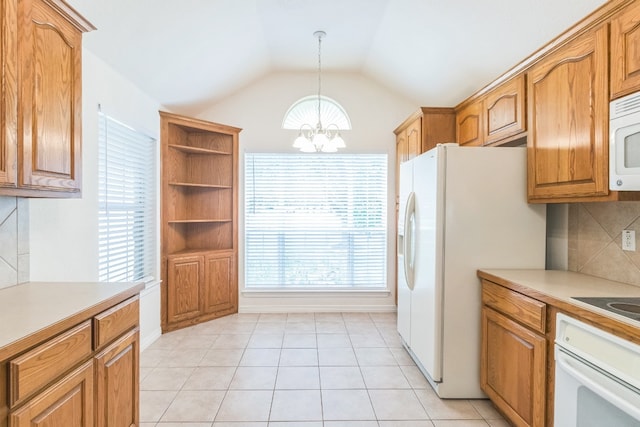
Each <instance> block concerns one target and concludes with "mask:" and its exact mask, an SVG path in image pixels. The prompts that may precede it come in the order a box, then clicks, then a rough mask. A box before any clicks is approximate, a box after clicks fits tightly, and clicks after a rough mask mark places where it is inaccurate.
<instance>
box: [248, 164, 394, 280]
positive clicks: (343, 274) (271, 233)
mask: <svg viewBox="0 0 640 427" xmlns="http://www.w3.org/2000/svg"><path fill="white" fill-rule="evenodd" d="M386 212H387V155H386V154H381V155H379V154H365V155H363V154H357V155H354V154H341V155H338V154H331V155H326V154H325V155H323V154H302V155H300V154H257V153H247V154H246V155H245V284H246V287H247V288H251V287H253V288H257V287H288V288H292V287H295V288H309V287H322V288H331V289H334V288H351V289H354V288H363V287H366V288H384V287H386V279H387V277H386V276H387V273H386V272H387V267H386V260H387V217H386Z"/></svg>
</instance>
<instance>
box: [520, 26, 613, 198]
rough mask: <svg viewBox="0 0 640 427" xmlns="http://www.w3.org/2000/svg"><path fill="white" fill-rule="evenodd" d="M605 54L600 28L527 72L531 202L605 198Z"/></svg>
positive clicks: (605, 41) (603, 29) (604, 34)
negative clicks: (594, 197) (593, 197)
mask: <svg viewBox="0 0 640 427" xmlns="http://www.w3.org/2000/svg"><path fill="white" fill-rule="evenodd" d="M607 52H608V32H607V27H606V26H600V27H597V28H595V29H594V30H591V31H589V32H588V33H585V34H583V35H582V36H580V37H579V38H577V39H575V40H573V41H571V42H569V43H568V44H567V45H565V46H563V47H562V48H560V49H559V50H557V51H556V52H553V53H551V54H549V55H547V56H546V57H545V58H544V59H543V60H541V61H540V62H539V63H537V64H535V65H534V66H533V67H532V68H531V70H530V71H529V74H528V83H527V97H528V100H529V101H528V106H529V111H528V126H527V127H528V132H529V135H528V141H527V150H528V151H527V164H528V173H527V181H528V192H527V194H528V198H529V201H536V200H537V201H540V202H547V201H553V199H563V198H564V199H566V198H576V199H579V198H584V197H589V196H606V195H608V193H609V178H608V173H609V154H608V149H609V147H608V144H607V141H608V135H607V132H608V108H609V96H608V55H607ZM565 201H566V200H565Z"/></svg>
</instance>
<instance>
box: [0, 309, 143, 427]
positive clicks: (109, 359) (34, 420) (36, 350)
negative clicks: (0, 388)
mask: <svg viewBox="0 0 640 427" xmlns="http://www.w3.org/2000/svg"><path fill="white" fill-rule="evenodd" d="M114 303H115V305H112V306H111V307H110V308H108V309H107V310H104V311H101V312H99V313H98V314H93V315H92V314H88V315H87V317H84V318H83V317H82V314H77V316H78V317H79V319H78V320H79V321H80V323H78V324H77V325H75V326H73V327H71V328H69V329H67V330H66V331H64V332H62V333H58V334H57V335H56V334H52V336H49V337H47V338H45V339H44V340H43V341H37V342H34V343H33V344H35V346H34V347H32V348H30V349H29V350H27V351H24V352H21V353H19V354H15V355H13V356H11V357H10V359H9V360H7V361H0V369H3V370H4V369H6V373H7V375H6V376H3V375H2V374H0V380H2V382H3V385H6V389H7V390H8V391H9V392H8V393H7V394H6V398H5V395H4V393H0V398H2V400H0V427H7V426H8V427H136V426H138V425H139V403H138V401H139V391H138V389H139V375H140V374H139V369H140V368H139V365H140V360H139V359H140V345H139V342H140V339H139V299H138V297H137V296H134V297H132V298H129V299H126V300H124V301H122V300H120V301H115V302H114ZM5 414H8V416H6V415H5Z"/></svg>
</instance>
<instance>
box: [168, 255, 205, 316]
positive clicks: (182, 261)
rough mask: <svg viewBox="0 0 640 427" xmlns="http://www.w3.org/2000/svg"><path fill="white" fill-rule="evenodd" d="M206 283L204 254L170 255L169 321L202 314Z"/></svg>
mask: <svg viewBox="0 0 640 427" xmlns="http://www.w3.org/2000/svg"><path fill="white" fill-rule="evenodd" d="M203 283H204V256H203V255H188V256H180V255H176V256H169V258H168V262H167V322H168V323H177V322H181V321H183V320H188V319H193V318H194V317H197V316H198V315H200V307H201V306H202V304H201V302H200V300H201V289H202V288H203Z"/></svg>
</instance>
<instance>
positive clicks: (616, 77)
mask: <svg viewBox="0 0 640 427" xmlns="http://www.w3.org/2000/svg"><path fill="white" fill-rule="evenodd" d="M639 53H640V2H637V1H635V2H632V3H630V4H629V5H628V6H626V7H625V8H624V9H622V10H621V11H620V12H618V13H617V14H615V15H614V16H613V17H612V18H611V52H610V55H609V57H610V61H611V71H610V72H611V99H615V98H619V97H621V96H624V95H628V94H630V93H632V92H636V91H638V90H640V54H639Z"/></svg>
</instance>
